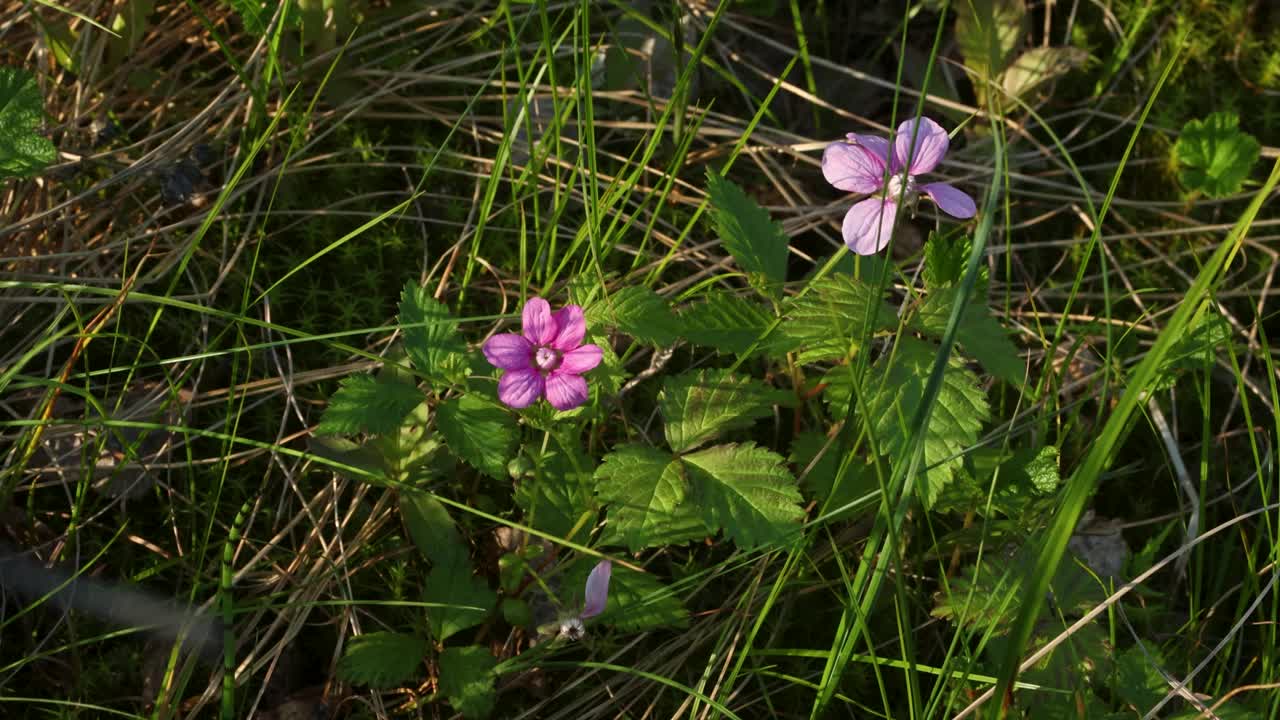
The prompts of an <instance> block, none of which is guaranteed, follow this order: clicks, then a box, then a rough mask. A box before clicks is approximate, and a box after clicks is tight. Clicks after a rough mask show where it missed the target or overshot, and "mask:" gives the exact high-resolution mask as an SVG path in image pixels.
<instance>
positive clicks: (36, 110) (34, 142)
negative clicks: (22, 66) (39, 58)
mask: <svg viewBox="0 0 1280 720" xmlns="http://www.w3.org/2000/svg"><path fill="white" fill-rule="evenodd" d="M43 121H44V98H42V97H41V96H40V89H39V88H38V87H36V80H35V78H34V77H33V76H32V75H31V73H29V72H27V71H26V70H19V69H18V68H6V67H0V180H2V179H4V178H8V177H20V178H21V177H31V176H32V175H35V174H36V173H38V172H40V171H41V170H44V169H45V168H46V167H48V166H49V164H50V163H52V162H53V161H54V160H56V159H57V157H58V151H57V149H56V148H55V147H54V146H53V143H52V142H50V141H49V139H48V138H46V137H43V136H41V135H40V134H39V132H37V130H38V129H39V127H40V124H41V123H42V122H43Z"/></svg>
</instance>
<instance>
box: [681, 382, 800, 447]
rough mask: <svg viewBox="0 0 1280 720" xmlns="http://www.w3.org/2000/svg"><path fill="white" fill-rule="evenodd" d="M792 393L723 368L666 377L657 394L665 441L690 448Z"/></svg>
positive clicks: (762, 413)
mask: <svg viewBox="0 0 1280 720" xmlns="http://www.w3.org/2000/svg"><path fill="white" fill-rule="evenodd" d="M793 401H794V396H792V395H790V394H788V393H785V392H782V391H779V390H775V389H773V388H770V387H767V386H765V385H763V384H761V383H759V382H757V381H755V380H751V379H749V378H740V377H734V376H733V375H730V374H729V373H728V371H726V370H700V371H697V372H691V373H685V374H683V375H677V376H676V377H673V378H668V379H667V381H666V382H665V383H664V384H663V386H662V393H661V394H660V395H659V396H658V407H659V408H660V409H661V410H662V417H663V419H664V420H665V421H666V426H665V430H666V435H667V443H668V444H670V445H671V449H672V450H674V451H676V452H678V453H680V452H685V451H686V450H692V449H693V448H696V447H698V446H700V445H703V444H705V443H707V442H710V441H711V440H712V439H714V438H716V437H718V436H720V435H722V434H724V433H726V432H728V431H730V430H734V429H739V428H745V427H750V426H751V424H752V423H754V422H755V421H756V420H758V419H759V418H762V417H766V416H768V415H770V414H771V413H772V412H773V406H774V405H775V404H790V403H791V402H793Z"/></svg>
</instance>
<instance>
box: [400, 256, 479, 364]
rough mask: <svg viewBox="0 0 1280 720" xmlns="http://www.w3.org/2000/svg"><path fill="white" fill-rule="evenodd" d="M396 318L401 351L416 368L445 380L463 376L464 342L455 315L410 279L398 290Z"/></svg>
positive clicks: (465, 349)
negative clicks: (400, 335)
mask: <svg viewBox="0 0 1280 720" xmlns="http://www.w3.org/2000/svg"><path fill="white" fill-rule="evenodd" d="M399 321H400V326H401V327H402V328H403V329H404V349H405V352H406V353H408V355H409V359H410V360H411V361H412V362H413V366H414V367H415V368H417V369H418V371H419V372H421V373H422V374H424V375H426V376H427V377H429V378H431V379H433V380H436V381H444V382H446V383H453V382H459V381H460V380H461V378H463V377H465V376H466V374H467V367H466V352H467V346H466V344H465V343H463V341H462V338H461V337H460V336H459V335H458V321H457V319H456V318H454V317H453V314H452V313H450V312H449V308H447V307H445V306H444V305H443V304H441V303H440V302H439V301H437V300H435V299H434V298H432V297H431V295H430V294H428V293H427V289H426V288H424V287H421V286H419V285H418V284H417V283H416V282H413V281H412V280H411V281H409V282H407V283H405V286H404V290H403V291H401V293H400V316H399Z"/></svg>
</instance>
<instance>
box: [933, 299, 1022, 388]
mask: <svg viewBox="0 0 1280 720" xmlns="http://www.w3.org/2000/svg"><path fill="white" fill-rule="evenodd" d="M959 293H960V290H959V289H958V288H954V287H946V288H941V289H938V290H934V291H933V292H931V293H929V297H927V298H925V301H924V302H923V303H922V304H921V305H920V308H919V310H917V311H916V313H915V315H913V316H912V319H911V327H914V328H915V329H917V330H919V331H920V332H922V333H924V334H926V335H930V336H932V337H935V338H939V339H940V338H941V337H942V335H943V333H944V332H945V331H946V329H947V322H948V321H949V320H950V319H951V308H952V307H954V306H955V304H956V301H957V297H958V295H959ZM975 300H976V298H975ZM956 342H957V343H959V344H960V347H961V348H962V349H963V350H964V351H965V352H966V353H968V354H969V355H970V356H972V357H973V358H974V359H975V360H977V361H978V363H979V364H981V365H982V368H983V369H984V370H986V371H987V372H989V373H991V374H992V375H994V376H995V377H998V378H1000V379H1001V380H1004V381H1005V382H1007V383H1009V384H1011V385H1021V384H1022V381H1023V379H1024V377H1025V376H1026V372H1027V368H1026V365H1025V364H1024V363H1023V361H1022V359H1021V358H1020V357H1018V346H1017V345H1014V344H1013V341H1012V340H1010V339H1009V334H1008V333H1007V332H1005V329H1004V326H1002V325H1001V324H1000V322H999V321H998V320H996V319H995V318H993V317H991V314H990V310H989V309H988V308H987V306H986V304H985V303H983V302H976V301H970V302H969V304H968V305H966V306H965V311H964V315H963V316H962V317H961V318H960V328H959V331H958V332H957V333H956Z"/></svg>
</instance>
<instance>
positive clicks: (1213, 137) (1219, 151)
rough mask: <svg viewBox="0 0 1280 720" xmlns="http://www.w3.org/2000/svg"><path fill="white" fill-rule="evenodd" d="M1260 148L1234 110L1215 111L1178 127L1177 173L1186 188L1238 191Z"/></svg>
mask: <svg viewBox="0 0 1280 720" xmlns="http://www.w3.org/2000/svg"><path fill="white" fill-rule="evenodd" d="M1260 150H1261V147H1260V146H1259V145H1258V141H1257V140H1256V139H1254V137H1253V136H1252V135H1250V134H1248V133H1246V132H1243V131H1241V130H1240V118H1239V117H1237V116H1236V114H1235V113H1230V112H1216V113H1213V114H1211V115H1210V116H1209V117H1207V118H1205V119H1204V120H1192V121H1190V122H1188V123H1187V124H1186V125H1184V126H1183V127H1182V134H1181V135H1180V136H1179V137H1178V142H1177V144H1176V145H1174V152H1175V153H1176V154H1177V156H1178V163H1179V164H1180V165H1181V166H1182V170H1181V172H1180V173H1179V174H1178V177H1179V179H1181V180H1182V184H1183V185H1185V186H1186V187H1187V189H1189V190H1199V191H1201V192H1203V193H1205V194H1206V195H1208V196H1210V197H1226V196H1227V195H1232V194H1234V193H1237V192H1240V188H1241V187H1243V185H1244V180H1245V178H1247V177H1249V171H1250V170H1252V169H1253V165H1254V163H1256V162H1257V161H1258V153H1259V151H1260Z"/></svg>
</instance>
